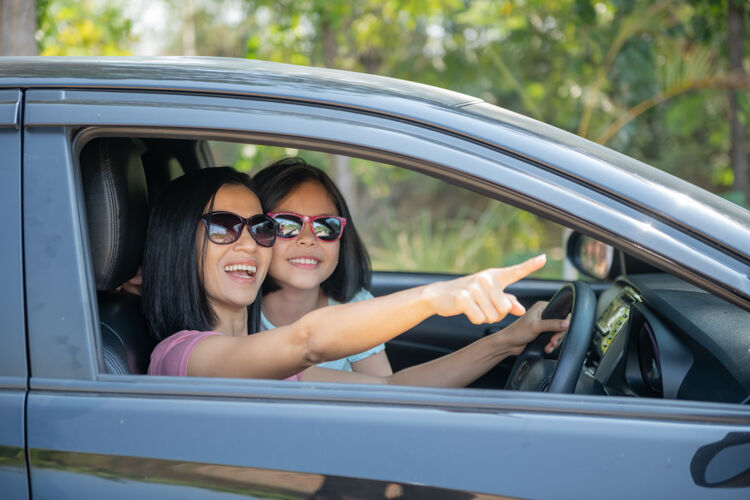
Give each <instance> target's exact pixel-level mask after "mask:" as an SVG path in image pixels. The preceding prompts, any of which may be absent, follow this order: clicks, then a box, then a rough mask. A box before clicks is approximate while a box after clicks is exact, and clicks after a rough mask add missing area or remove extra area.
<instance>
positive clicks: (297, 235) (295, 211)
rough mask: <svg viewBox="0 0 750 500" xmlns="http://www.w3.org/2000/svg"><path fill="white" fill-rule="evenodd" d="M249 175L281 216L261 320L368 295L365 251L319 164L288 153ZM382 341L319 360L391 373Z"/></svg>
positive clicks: (290, 319)
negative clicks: (335, 358)
mask: <svg viewBox="0 0 750 500" xmlns="http://www.w3.org/2000/svg"><path fill="white" fill-rule="evenodd" d="M253 183H254V184H255V187H256V189H257V190H258V195H259V196H260V198H261V200H263V203H264V205H266V206H267V207H268V208H269V209H270V210H271V213H270V214H269V215H270V216H271V217H273V218H274V219H275V220H276V222H278V224H279V234H278V237H277V239H276V243H275V244H274V247H273V258H272V259H271V266H270V268H269V270H268V276H267V277H266V280H265V281H264V282H263V301H262V313H261V328H263V329H265V330H270V329H272V328H275V327H276V326H284V325H289V324H291V323H294V322H295V321H297V320H298V319H299V318H301V317H302V316H304V315H305V314H307V313H308V312H311V311H313V310H315V309H318V308H320V307H325V306H329V305H335V304H344V303H348V302H357V301H360V300H367V299H371V298H373V297H372V294H371V293H370V292H369V291H368V287H369V286H370V279H371V274H372V273H371V270H370V259H369V257H368V255H367V251H366V250H365V246H364V245H363V244H362V241H361V240H360V238H359V235H358V234H357V230H356V228H355V226H354V221H353V220H352V217H351V214H350V212H349V207H348V206H347V204H346V201H345V200H344V197H343V196H342V195H341V192H340V191H339V190H338V188H337V187H336V184H335V183H334V182H333V180H331V178H330V177H328V175H327V174H326V173H325V172H323V171H322V170H320V169H319V168H317V167H314V166H312V165H309V164H308V163H306V162H305V160H303V159H301V158H286V159H283V160H281V161H278V162H276V163H274V164H273V165H270V166H269V167H267V168H265V169H263V170H261V171H260V172H258V173H257V174H256V175H255V176H254V177H253ZM305 216H308V218H305ZM384 349H385V345H383V344H380V345H378V346H376V347H374V348H373V349H369V350H367V351H365V352H363V353H358V354H355V355H353V356H348V357H346V358H342V359H338V360H335V361H329V362H327V363H321V364H320V365H319V366H323V367H326V368H334V369H338V370H346V371H355V372H359V373H367V374H369V375H378V376H385V375H390V374H391V373H393V372H392V370H391V365H390V363H389V362H388V357H387V356H386V353H385V350H384Z"/></svg>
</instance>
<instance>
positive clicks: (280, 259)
mask: <svg viewBox="0 0 750 500" xmlns="http://www.w3.org/2000/svg"><path fill="white" fill-rule="evenodd" d="M271 210H272V211H273V212H293V213H296V214H300V215H309V216H316V215H340V214H339V213H338V210H336V204H335V203H334V202H333V200H332V199H331V196H330V195H329V194H328V191H326V189H325V188H324V187H323V186H322V185H321V184H319V183H317V182H305V183H304V184H300V185H299V186H297V187H296V188H294V189H293V190H292V191H291V192H290V193H289V194H288V195H287V196H286V197H285V198H283V199H282V200H281V201H280V202H279V203H278V204H277V205H276V206H275V207H272V209H271ZM310 226H311V224H309V223H308V224H305V227H304V229H303V231H302V232H301V233H300V235H299V236H297V237H296V238H294V239H283V238H276V244H275V245H274V246H273V259H272V260H271V267H270V269H269V271H268V272H269V274H270V275H271V277H272V278H273V279H274V280H275V281H276V283H278V284H279V286H281V287H282V288H295V289H299V290H317V289H318V288H319V287H320V284H321V283H322V282H324V281H325V280H326V279H328V277H329V276H331V274H333V271H334V270H335V269H336V266H337V265H338V262H339V249H340V246H341V242H340V241H334V242H324V241H320V240H318V239H317V238H316V237H315V235H314V234H313V232H312V227H310Z"/></svg>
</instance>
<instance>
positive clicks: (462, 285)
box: [425, 255, 546, 337]
mask: <svg viewBox="0 0 750 500" xmlns="http://www.w3.org/2000/svg"><path fill="white" fill-rule="evenodd" d="M545 262H546V256H545V255H539V256H537V257H534V258H533V259H529V260H527V261H525V262H522V263H521V264H518V265H515V266H511V267H504V268H497V269H486V270H484V271H481V272H478V273H476V274H471V275H469V276H464V277H463V278H458V279H455V280H452V281H443V282H436V283H432V284H430V285H428V286H427V288H426V290H425V293H427V296H428V300H430V302H431V304H432V306H433V308H434V310H435V314H437V315H439V316H456V315H458V314H465V315H466V317H467V318H469V321H471V322H472V323H474V324H481V323H495V322H497V321H500V320H501V319H503V318H504V317H505V316H506V315H508V314H509V313H510V314H514V315H516V316H520V315H522V314H523V313H525V312H526V309H524V307H523V306H522V305H521V303H520V302H518V299H516V297H515V296H513V295H510V294H506V293H504V292H503V290H504V289H505V287H506V286H508V285H510V284H511V283H514V282H516V281H518V280H520V279H521V278H523V277H525V276H527V275H528V274H530V273H532V272H534V271H536V270H538V269H540V268H541V267H542V266H544V263H545ZM534 337H536V335H535V336H534Z"/></svg>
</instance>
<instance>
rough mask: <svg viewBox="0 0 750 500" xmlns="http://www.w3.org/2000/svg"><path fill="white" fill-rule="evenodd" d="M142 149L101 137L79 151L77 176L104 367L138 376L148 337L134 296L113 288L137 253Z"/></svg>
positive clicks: (141, 235)
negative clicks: (81, 182) (95, 295)
mask: <svg viewBox="0 0 750 500" xmlns="http://www.w3.org/2000/svg"><path fill="white" fill-rule="evenodd" d="M142 152H143V151H142V148H141V147H139V145H138V143H137V142H136V141H135V140H133V139H128V138H101V139H94V140H93V141H91V142H90V143H88V144H87V145H86V146H85V147H84V149H83V151H82V152H81V177H82V180H83V190H84V194H85V198H86V219H87V221H88V233H89V239H90V245H89V246H90V248H91V258H92V261H93V266H94V280H95V283H96V290H97V301H98V305H99V320H100V323H101V348H102V354H103V362H104V366H103V368H104V371H105V372H107V373H113V374H143V373H146V370H147V369H148V363H149V359H150V356H151V350H152V349H153V347H154V344H155V343H154V341H153V339H152V338H151V336H150V335H149V334H148V331H147V328H146V324H145V321H144V318H143V313H142V312H141V299H140V296H138V295H133V294H131V293H128V292H125V291H120V290H116V288H117V287H118V286H120V285H121V284H122V283H124V282H125V281H127V280H128V279H130V278H131V277H133V276H134V275H135V274H136V272H137V270H138V266H139V265H140V263H141V259H142V256H143V243H144V240H145V235H146V224H147V219H148V189H147V185H146V177H145V174H144V170H143V164H142V163H141V154H142Z"/></svg>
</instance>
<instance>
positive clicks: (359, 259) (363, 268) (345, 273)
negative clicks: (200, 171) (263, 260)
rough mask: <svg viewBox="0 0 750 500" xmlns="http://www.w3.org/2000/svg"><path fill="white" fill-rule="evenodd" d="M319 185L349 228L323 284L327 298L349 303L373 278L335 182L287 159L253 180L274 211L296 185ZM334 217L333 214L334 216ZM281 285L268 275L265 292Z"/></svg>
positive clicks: (261, 172)
mask: <svg viewBox="0 0 750 500" xmlns="http://www.w3.org/2000/svg"><path fill="white" fill-rule="evenodd" d="M306 182H317V183H318V184H320V185H321V186H323V188H324V189H325V190H326V191H327V192H328V194H329V195H330V197H331V199H332V200H333V203H334V204H335V205H336V209H337V210H338V212H339V213H338V215H340V216H342V217H346V220H347V222H346V227H345V228H344V234H343V235H342V236H341V240H340V242H341V248H340V250H339V262H338V265H337V266H336V269H335V270H334V271H333V274H331V276H329V277H328V279H327V280H325V281H324V282H323V283H321V284H320V286H321V288H322V289H323V293H325V294H326V295H327V296H328V297H331V298H333V299H334V300H337V301H339V302H342V303H343V302H348V301H349V300H351V298H352V297H353V296H354V294H356V293H357V292H358V291H359V290H360V289H362V288H369V286H370V280H371V276H372V270H371V268H370V257H369V256H368V255H367V250H366V249H365V246H364V244H362V240H360V238H359V235H358V234H357V230H356V228H355V227H354V221H353V220H352V216H351V213H350V212H349V207H347V205H346V200H344V197H343V196H342V195H341V192H340V191H339V189H338V188H337V187H336V184H335V183H334V182H333V180H332V179H331V178H330V177H328V174H326V173H325V172H324V171H322V170H321V169H319V168H318V167H315V166H313V165H310V164H309V163H307V162H306V161H305V160H303V159H302V158H285V159H283V160H280V161H277V162H276V163H274V164H272V165H269V166H268V167H266V168H264V169H263V170H261V171H260V172H258V173H257V174H255V176H254V177H253V183H254V184H255V188H256V192H257V193H258V196H260V199H261V202H262V203H263V206H264V207H268V208H269V209H270V210H273V209H274V207H276V205H278V203H279V202H280V201H281V200H282V199H284V198H285V197H286V196H287V195H288V194H289V193H291V192H292V191H293V190H294V189H295V188H296V187H297V186H299V185H300V184H304V183H306ZM332 215H333V214H332ZM279 288H280V287H279V285H278V284H277V283H276V282H275V281H274V280H273V278H271V277H270V276H266V279H265V281H264V282H263V293H271V292H274V291H276V290H278V289H279Z"/></svg>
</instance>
